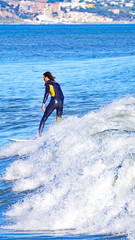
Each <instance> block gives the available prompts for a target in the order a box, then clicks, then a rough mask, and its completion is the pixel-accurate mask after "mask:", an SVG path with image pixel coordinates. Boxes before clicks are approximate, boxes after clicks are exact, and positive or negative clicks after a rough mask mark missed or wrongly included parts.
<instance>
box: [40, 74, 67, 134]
mask: <svg viewBox="0 0 135 240" xmlns="http://www.w3.org/2000/svg"><path fill="white" fill-rule="evenodd" d="M43 77H44V81H45V94H44V98H43V104H42V111H43V112H44V115H43V117H42V119H41V122H40V125H39V129H38V133H39V136H41V134H42V132H43V128H44V125H45V122H46V120H47V118H48V117H49V116H50V115H51V113H52V112H53V111H54V110H55V109H56V121H57V122H60V121H61V118H62V113H63V102H64V95H63V92H62V90H61V87H60V85H59V84H58V83H57V82H56V81H55V80H54V79H55V77H53V76H52V74H51V73H50V72H45V73H44V74H43ZM49 94H50V95H51V100H50V102H49V104H48V106H47V108H46V109H45V103H46V101H47V98H48V95H49Z"/></svg>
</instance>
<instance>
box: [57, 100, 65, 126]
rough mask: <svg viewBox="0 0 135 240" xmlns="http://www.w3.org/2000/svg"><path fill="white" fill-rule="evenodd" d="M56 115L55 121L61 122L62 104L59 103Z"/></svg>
mask: <svg viewBox="0 0 135 240" xmlns="http://www.w3.org/2000/svg"><path fill="white" fill-rule="evenodd" d="M56 114H57V115H56V121H57V122H61V118H62V114H63V102H60V103H59V106H58V108H57V113H56Z"/></svg>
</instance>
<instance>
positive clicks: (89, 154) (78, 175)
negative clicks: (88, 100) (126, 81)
mask: <svg viewBox="0 0 135 240" xmlns="http://www.w3.org/2000/svg"><path fill="white" fill-rule="evenodd" d="M1 154H2V155H4V154H5V156H13V155H16V154H17V155H19V156H23V155H27V154H28V155H29V156H28V157H25V158H22V159H20V158H19V159H18V160H17V161H14V162H13V163H12V164H11V165H10V166H9V167H7V169H6V173H5V176H4V179H5V180H8V181H13V191H15V192H18V194H19V192H22V191H26V190H27V191H28V192H27V194H26V197H24V199H23V201H18V202H17V203H15V204H14V205H13V206H12V207H11V208H10V209H9V210H8V211H7V213H6V216H7V218H8V217H9V218H11V219H12V220H13V222H14V224H12V225H7V226H4V227H5V228H7V229H9V228H10V229H15V230H48V229H53V230H57V229H68V228H75V229H76V232H89V233H108V232H112V233H121V232H123V233H128V234H129V235H130V238H131V239H133V234H134V226H135V208H134V199H135V174H134V173H135V161H134V160H135V98H132V97H127V98H123V99H120V100H117V101H115V102H113V103H112V104H110V105H108V106H106V107H104V108H102V109H100V111H97V112H90V113H89V114H87V115H85V116H83V117H82V118H78V117H75V116H74V117H69V118H67V119H65V120H63V121H62V123H61V124H55V125H54V126H51V127H50V129H48V131H47V132H46V133H45V134H44V135H43V137H41V139H38V140H35V141H29V144H26V143H23V144H18V143H14V144H11V145H10V146H9V147H6V148H5V149H4V150H3V152H2V153H1ZM29 190H33V191H32V192H29Z"/></svg>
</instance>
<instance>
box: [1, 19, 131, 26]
mask: <svg viewBox="0 0 135 240" xmlns="http://www.w3.org/2000/svg"><path fill="white" fill-rule="evenodd" d="M0 25H135V21H134V22H130V21H112V22H111V21H110V22H109V21H108V22H105V21H104V22H102V21H101V22H62V21H60V22H53V21H49V22H34V21H14V20H11V21H4V22H3V21H0Z"/></svg>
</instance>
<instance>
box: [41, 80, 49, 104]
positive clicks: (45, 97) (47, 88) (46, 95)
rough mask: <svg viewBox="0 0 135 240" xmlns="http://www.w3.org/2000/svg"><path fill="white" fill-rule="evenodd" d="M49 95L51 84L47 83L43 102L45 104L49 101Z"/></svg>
mask: <svg viewBox="0 0 135 240" xmlns="http://www.w3.org/2000/svg"><path fill="white" fill-rule="evenodd" d="M48 95H49V85H48V84H46V90H45V95H44V99H43V104H45V102H46V101H47V98H48ZM42 106H43V105H42Z"/></svg>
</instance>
